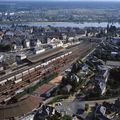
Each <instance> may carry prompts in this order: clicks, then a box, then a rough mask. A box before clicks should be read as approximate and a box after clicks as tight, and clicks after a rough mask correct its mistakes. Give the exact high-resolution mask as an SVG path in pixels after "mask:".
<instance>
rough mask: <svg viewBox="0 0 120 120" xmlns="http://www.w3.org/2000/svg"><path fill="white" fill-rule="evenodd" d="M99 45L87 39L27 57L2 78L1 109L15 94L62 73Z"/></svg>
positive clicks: (0, 91) (0, 88) (0, 90)
mask: <svg viewBox="0 0 120 120" xmlns="http://www.w3.org/2000/svg"><path fill="white" fill-rule="evenodd" d="M97 45H98V43H95V42H88V41H87V42H83V43H81V44H79V45H77V46H73V47H70V48H66V49H64V48H62V47H60V48H55V49H53V50H51V51H48V53H47V52H45V53H42V54H38V55H36V56H32V57H29V58H27V59H26V64H25V66H24V65H23V66H22V67H20V68H19V67H18V68H16V69H14V70H13V71H12V72H10V73H8V74H6V75H4V76H2V77H1V78H0V103H1V105H0V109H1V110H2V106H4V108H5V106H7V104H6V103H7V101H9V100H10V99H11V98H12V97H13V96H15V95H17V94H18V93H20V92H21V91H23V90H24V89H25V88H27V87H29V86H31V85H34V84H35V83H36V82H37V81H38V80H39V81H40V80H44V79H45V78H46V77H47V76H50V75H52V74H53V73H57V74H58V75H62V74H63V73H64V71H65V70H66V69H67V68H69V67H70V65H71V64H72V63H74V62H75V61H76V60H77V59H78V58H83V57H84V56H86V55H87V54H88V53H89V52H90V51H91V50H93V49H94V48H95V47H96V46H97ZM48 84H49V83H48ZM43 92H44V91H43Z"/></svg>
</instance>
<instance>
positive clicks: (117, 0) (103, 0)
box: [0, 0, 120, 2]
mask: <svg viewBox="0 0 120 120" xmlns="http://www.w3.org/2000/svg"><path fill="white" fill-rule="evenodd" d="M0 1H102V2H107V1H108V2H109V1H114V2H120V0H0Z"/></svg>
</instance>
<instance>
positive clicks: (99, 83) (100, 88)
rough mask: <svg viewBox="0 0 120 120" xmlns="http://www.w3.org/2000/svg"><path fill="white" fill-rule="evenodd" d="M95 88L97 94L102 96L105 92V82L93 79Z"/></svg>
mask: <svg viewBox="0 0 120 120" xmlns="http://www.w3.org/2000/svg"><path fill="white" fill-rule="evenodd" d="M95 87H96V90H97V91H98V93H99V94H101V95H103V94H104V93H105V92H106V83H105V80H103V79H99V78H97V77H95Z"/></svg>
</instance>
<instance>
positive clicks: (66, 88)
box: [63, 84, 72, 93]
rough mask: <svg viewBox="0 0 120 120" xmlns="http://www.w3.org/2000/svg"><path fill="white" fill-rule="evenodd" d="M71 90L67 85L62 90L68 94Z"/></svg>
mask: <svg viewBox="0 0 120 120" xmlns="http://www.w3.org/2000/svg"><path fill="white" fill-rule="evenodd" d="M71 89H72V86H71V85H69V84H67V85H66V86H65V87H64V89H63V90H64V91H65V92H67V93H69V92H70V91H71Z"/></svg>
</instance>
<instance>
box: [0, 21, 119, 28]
mask: <svg viewBox="0 0 120 120" xmlns="http://www.w3.org/2000/svg"><path fill="white" fill-rule="evenodd" d="M18 25H28V26H37V27H47V26H48V25H50V26H53V27H79V28H85V27H107V25H108V23H107V22H101V23H98V22H84V23H75V22H25V23H20V24H19V23H18ZM113 25H114V26H116V27H120V23H113ZM0 26H2V27H7V26H10V24H8V25H7V24H0Z"/></svg>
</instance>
